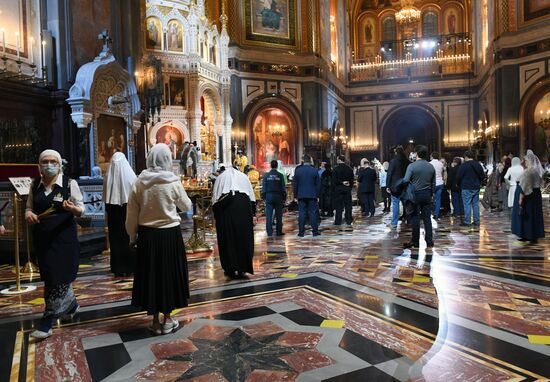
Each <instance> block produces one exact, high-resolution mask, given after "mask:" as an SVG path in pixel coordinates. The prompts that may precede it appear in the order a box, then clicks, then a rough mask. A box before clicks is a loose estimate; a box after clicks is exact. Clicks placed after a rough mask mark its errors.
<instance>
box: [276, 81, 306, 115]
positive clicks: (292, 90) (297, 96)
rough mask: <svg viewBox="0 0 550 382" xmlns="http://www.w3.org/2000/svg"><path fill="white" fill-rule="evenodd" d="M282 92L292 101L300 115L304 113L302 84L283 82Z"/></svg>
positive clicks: (281, 85) (281, 84) (280, 85)
mask: <svg viewBox="0 0 550 382" xmlns="http://www.w3.org/2000/svg"><path fill="white" fill-rule="evenodd" d="M279 87H280V92H281V95H282V96H283V97H285V98H286V99H288V100H289V101H291V102H292V103H293V104H294V105H295V106H296V108H298V110H300V113H301V112H302V84H299V83H295V82H294V83H288V82H281V83H280V84H279Z"/></svg>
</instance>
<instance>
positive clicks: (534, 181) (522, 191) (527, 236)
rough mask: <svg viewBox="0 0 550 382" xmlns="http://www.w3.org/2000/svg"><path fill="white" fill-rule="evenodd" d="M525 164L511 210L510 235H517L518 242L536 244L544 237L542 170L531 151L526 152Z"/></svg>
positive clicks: (537, 159)
mask: <svg viewBox="0 0 550 382" xmlns="http://www.w3.org/2000/svg"><path fill="white" fill-rule="evenodd" d="M525 164H526V169H525V171H524V172H523V174H521V176H520V177H519V180H518V185H517V188H516V194H515V199H514V207H513V210H512V233H514V234H515V235H517V236H518V237H519V240H520V241H530V242H531V243H536V242H537V240H538V239H539V238H542V237H544V217H543V215H542V195H541V192H540V187H541V185H542V176H543V175H544V168H543V167H542V165H541V164H540V160H539V158H538V157H537V156H536V155H535V154H534V153H533V151H531V150H527V154H526V155H525Z"/></svg>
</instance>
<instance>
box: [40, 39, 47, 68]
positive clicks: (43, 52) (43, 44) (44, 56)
mask: <svg viewBox="0 0 550 382" xmlns="http://www.w3.org/2000/svg"><path fill="white" fill-rule="evenodd" d="M41 60H42V61H41V62H42V67H44V66H45V62H46V41H42V57H41Z"/></svg>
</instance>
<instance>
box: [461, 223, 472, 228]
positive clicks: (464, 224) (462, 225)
mask: <svg viewBox="0 0 550 382" xmlns="http://www.w3.org/2000/svg"><path fill="white" fill-rule="evenodd" d="M460 226H461V227H469V226H470V225H469V224H466V223H460Z"/></svg>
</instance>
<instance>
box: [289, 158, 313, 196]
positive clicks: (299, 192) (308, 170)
mask: <svg viewBox="0 0 550 382" xmlns="http://www.w3.org/2000/svg"><path fill="white" fill-rule="evenodd" d="M292 183H293V187H294V197H295V198H296V199H317V198H318V197H319V188H320V182H319V172H318V171H317V169H316V168H314V167H313V166H311V165H303V166H298V167H296V170H294V179H293V180H292Z"/></svg>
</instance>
